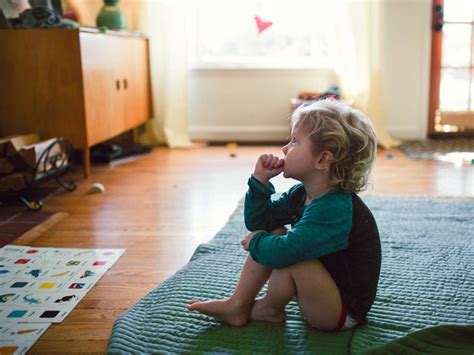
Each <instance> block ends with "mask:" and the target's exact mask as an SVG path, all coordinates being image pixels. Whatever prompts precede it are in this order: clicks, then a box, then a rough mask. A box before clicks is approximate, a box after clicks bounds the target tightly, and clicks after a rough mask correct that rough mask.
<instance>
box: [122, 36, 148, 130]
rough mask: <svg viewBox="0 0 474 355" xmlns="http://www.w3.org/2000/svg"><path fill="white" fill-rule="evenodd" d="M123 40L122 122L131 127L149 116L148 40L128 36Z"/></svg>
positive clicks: (128, 127)
mask: <svg viewBox="0 0 474 355" xmlns="http://www.w3.org/2000/svg"><path fill="white" fill-rule="evenodd" d="M123 42H124V43H123V47H122V48H123V55H122V61H121V62H120V76H121V80H122V84H123V88H124V90H123V93H122V94H123V104H124V106H123V107H124V124H125V127H126V128H127V129H131V128H134V127H136V126H138V125H140V124H142V123H144V122H145V121H146V120H147V119H149V118H150V117H151V112H150V111H151V110H150V100H151V99H150V79H149V78H150V74H149V62H148V40H147V39H146V38H143V37H128V38H124V41H123Z"/></svg>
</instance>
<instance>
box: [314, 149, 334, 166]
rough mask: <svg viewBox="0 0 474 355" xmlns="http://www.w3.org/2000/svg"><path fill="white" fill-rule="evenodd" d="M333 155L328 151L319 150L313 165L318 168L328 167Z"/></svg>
mask: <svg viewBox="0 0 474 355" xmlns="http://www.w3.org/2000/svg"><path fill="white" fill-rule="evenodd" d="M333 158H334V155H333V154H332V153H331V152H330V151H329V150H325V151H324V152H321V153H320V154H318V156H317V157H316V160H315V167H316V169H318V170H327V169H329V165H330V164H331V161H332V160H333Z"/></svg>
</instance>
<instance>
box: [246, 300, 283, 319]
mask: <svg viewBox="0 0 474 355" xmlns="http://www.w3.org/2000/svg"><path fill="white" fill-rule="evenodd" d="M250 319H251V320H261V321H265V322H272V323H282V322H284V321H285V319H286V314H285V310H284V309H277V308H273V307H269V306H268V305H266V304H265V301H264V300H263V299H262V298H259V299H256V300H255V303H254V304H253V307H252V311H251V312H250Z"/></svg>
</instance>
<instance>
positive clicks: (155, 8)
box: [137, 0, 192, 148]
mask: <svg viewBox="0 0 474 355" xmlns="http://www.w3.org/2000/svg"><path fill="white" fill-rule="evenodd" d="M186 3H187V1H185V0H174V1H166V0H154V1H140V6H141V9H140V17H139V25H138V27H139V29H140V30H141V31H143V32H145V33H146V34H147V36H148V38H149V41H150V71H151V85H152V102H153V109H154V117H153V119H152V120H150V121H149V122H148V123H147V125H146V127H145V129H141V130H139V132H138V134H137V135H138V140H139V141H140V142H141V143H144V144H150V145H155V144H163V143H165V144H166V145H168V146H169V147H172V148H187V147H191V145H192V143H191V141H190V139H189V135H188V124H187V110H188V107H187V71H188V65H187V48H188V42H187V38H186V37H187V30H186V24H187V16H188V11H187V7H186Z"/></svg>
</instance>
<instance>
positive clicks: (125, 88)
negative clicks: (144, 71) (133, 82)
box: [123, 78, 128, 90]
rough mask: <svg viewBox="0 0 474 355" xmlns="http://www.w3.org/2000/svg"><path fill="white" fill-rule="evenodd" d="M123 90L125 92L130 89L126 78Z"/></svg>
mask: <svg viewBox="0 0 474 355" xmlns="http://www.w3.org/2000/svg"><path fill="white" fill-rule="evenodd" d="M123 88H124V90H127V88H128V82H127V79H125V78H124V79H123Z"/></svg>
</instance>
